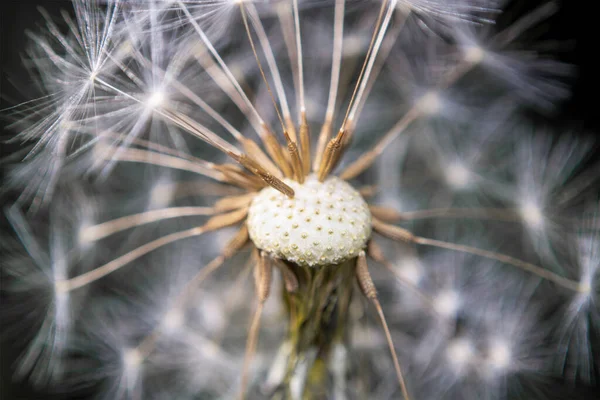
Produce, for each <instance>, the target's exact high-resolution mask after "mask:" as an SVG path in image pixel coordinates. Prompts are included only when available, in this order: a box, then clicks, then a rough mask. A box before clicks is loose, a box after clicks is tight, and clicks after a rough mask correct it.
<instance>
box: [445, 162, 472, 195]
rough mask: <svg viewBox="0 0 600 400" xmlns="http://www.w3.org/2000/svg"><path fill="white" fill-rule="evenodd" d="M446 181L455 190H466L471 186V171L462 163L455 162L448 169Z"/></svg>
mask: <svg viewBox="0 0 600 400" xmlns="http://www.w3.org/2000/svg"><path fill="white" fill-rule="evenodd" d="M445 171H446V181H447V182H448V184H449V185H450V186H451V187H452V188H454V189H464V188H465V187H467V186H468V185H469V181H470V178H471V173H470V171H469V170H468V169H467V168H466V167H465V166H464V165H463V164H462V163H460V162H454V163H452V164H450V165H448V166H447V168H446V170H445Z"/></svg>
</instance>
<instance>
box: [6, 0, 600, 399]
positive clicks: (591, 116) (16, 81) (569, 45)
mask: <svg viewBox="0 0 600 400" xmlns="http://www.w3.org/2000/svg"><path fill="white" fill-rule="evenodd" d="M543 3H546V1H540V0H528V1H523V0H521V1H512V2H509V4H508V7H507V12H505V14H504V15H503V16H502V17H501V19H500V21H499V23H500V24H508V23H510V22H511V21H513V20H514V19H515V18H517V17H518V16H519V15H523V14H524V13H526V12H527V10H531V9H533V8H535V7H536V6H538V5H540V4H543ZM558 3H559V5H560V11H559V12H558V13H557V14H556V15H555V16H553V17H552V18H551V19H550V20H548V21H546V22H545V23H544V24H543V29H544V33H543V35H542V37H541V39H547V40H556V41H557V42H558V43H559V46H558V47H557V49H556V50H555V51H554V54H555V56H556V58H558V59H559V60H561V61H565V62H567V63H570V64H572V65H574V66H575V67H576V68H577V73H576V76H574V77H573V80H572V82H571V83H572V96H571V98H570V99H569V100H567V101H565V102H563V103H561V104H558V106H557V109H556V110H555V112H554V113H553V114H547V113H544V114H541V113H537V112H535V111H532V112H531V118H533V119H535V120H539V122H540V123H542V124H544V125H546V124H550V125H551V126H553V127H556V128H557V129H556V130H555V132H549V133H548V134H552V135H561V134H569V135H573V134H577V135H582V136H594V137H596V138H600V136H599V132H600V115H598V113H599V112H600V110H599V109H598V104H600V102H599V101H598V95H599V94H600V61H599V57H600V56H599V54H598V50H599V49H600V47H599V44H598V40H599V39H600V35H599V34H598V29H597V26H596V25H597V24H598V19H597V16H596V14H595V12H594V11H593V10H591V9H590V8H591V7H592V3H594V2H591V1H590V2H583V1H575V0H564V1H559V2H558ZM584 3H585V4H586V5H584ZM39 6H43V7H44V8H46V9H47V11H48V12H49V13H50V14H51V15H55V16H57V15H59V12H60V9H66V10H71V5H70V2H69V1H59V0H46V1H39V0H38V1H33V0H31V1H29V0H3V1H2V3H1V5H0V109H4V108H6V107H9V106H12V105H15V104H18V103H19V102H22V101H25V100H27V99H28V97H27V96H28V93H31V90H30V89H29V88H30V87H31V78H29V77H28V75H27V71H25V69H24V68H23V67H22V64H21V56H22V54H23V50H24V48H25V47H26V45H27V43H28V41H29V39H28V38H27V37H26V35H25V33H24V32H25V30H27V29H31V30H34V31H35V30H37V28H36V26H38V25H39V24H42V23H43V18H42V17H41V15H40V13H39V12H38V10H37V8H38V7H39ZM538 32H539V31H538ZM0 121H2V122H0V126H2V128H3V131H2V134H1V138H2V139H3V140H2V142H0V159H3V158H5V157H6V156H7V155H9V154H11V153H12V152H14V151H15V149H16V148H17V146H18V144H10V143H6V142H5V141H4V140H5V139H7V138H9V137H10V135H11V134H12V133H11V132H6V131H4V127H5V125H6V123H7V121H6V120H5V119H0ZM563 128H565V129H563ZM567 128H568V130H567ZM562 132H567V133H562ZM599 153H600V152H599V151H598V146H596V151H595V154H594V156H593V157H592V158H593V159H592V160H590V161H589V162H590V164H597V163H598V162H600V155H599ZM0 167H3V166H2V165H1V164H0ZM0 173H1V171H0ZM0 176H1V175H0ZM0 201H4V202H8V201H10V198H7V197H0ZM2 208H3V207H2ZM6 229H8V227H7V224H6V221H5V219H4V217H2V216H0V230H2V232H6ZM1 238H2V235H0V240H1ZM0 257H2V255H1V254H0ZM1 278H2V276H1V275H0V279H1ZM1 285H2V281H1V280H0V301H2V300H6V298H5V297H2V295H1V289H2V288H1ZM2 331H4V329H3V327H2V321H0V339H4V338H3V337H2V335H1V332H2ZM21 350H22V349H21V348H18V346H15V345H14V343H11V341H7V340H1V342H0V399H1V400H17V399H18V400H33V399H85V398H91V397H92V394H93V388H91V389H90V390H88V391H84V392H80V393H78V394H75V395H72V396H66V395H50V394H48V393H44V392H42V391H36V390H35V389H34V388H32V387H31V386H30V385H29V384H28V383H27V382H14V381H13V380H12V377H11V375H12V372H13V364H14V361H15V359H16V357H17V356H18V354H19V353H20V351H21ZM597 365H598V366H600V362H598V363H597ZM597 369H598V367H597ZM597 372H598V371H597ZM599 379H600V377H599ZM515 383H516V382H515ZM597 383H599V384H600V382H598V381H597ZM519 384H524V385H532V388H533V386H535V388H536V390H534V391H532V392H531V393H532V394H533V393H535V394H533V396H534V397H529V398H530V399H573V400H577V399H582V400H583V399H590V400H591V399H600V391H596V389H597V388H593V387H585V386H581V385H577V386H572V385H570V384H567V383H565V382H563V381H561V380H547V379H544V380H542V379H540V381H539V382H535V384H533V383H532V382H531V381H530V380H528V382H527V383H525V382H519Z"/></svg>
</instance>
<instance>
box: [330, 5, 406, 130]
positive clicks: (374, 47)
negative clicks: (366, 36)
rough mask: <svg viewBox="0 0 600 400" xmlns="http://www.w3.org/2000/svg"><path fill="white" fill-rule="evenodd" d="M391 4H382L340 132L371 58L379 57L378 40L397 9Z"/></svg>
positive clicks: (344, 125)
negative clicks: (386, 11)
mask: <svg viewBox="0 0 600 400" xmlns="http://www.w3.org/2000/svg"><path fill="white" fill-rule="evenodd" d="M389 3H390V0H384V1H383V2H382V3H381V8H380V10H379V15H378V16H377V20H376V22H375V28H374V29H373V35H372V36H371V42H370V43H369V49H368V50H367V55H366V56H365V61H364V62H363V65H362V67H361V70H360V73H359V75H358V79H357V81H356V86H355V87H354V91H353V92H352V97H351V98H350V102H349V103H348V109H347V110H346V115H345V116H344V120H343V122H342V126H341V127H340V131H343V130H345V128H346V123H347V121H348V116H349V115H350V110H351V109H352V106H353V104H354V100H355V99H356V94H357V92H358V89H359V87H360V85H361V83H362V80H363V77H364V75H365V72H366V69H367V65H368V64H369V62H370V59H371V58H375V57H376V56H377V51H378V50H379V45H380V44H381V42H380V41H379V40H377V39H378V37H380V36H381V37H383V35H385V31H386V30H387V25H388V23H389V18H388V15H389V16H391V14H392V13H393V11H394V9H395V5H396V0H391V3H392V4H389ZM388 5H389V6H390V7H389V10H388V13H386V17H385V20H384V22H383V24H382V19H383V18H384V12H385V9H386V7H388ZM380 28H381V32H380V34H378V31H380ZM376 42H379V43H376ZM373 54H375V55H373Z"/></svg>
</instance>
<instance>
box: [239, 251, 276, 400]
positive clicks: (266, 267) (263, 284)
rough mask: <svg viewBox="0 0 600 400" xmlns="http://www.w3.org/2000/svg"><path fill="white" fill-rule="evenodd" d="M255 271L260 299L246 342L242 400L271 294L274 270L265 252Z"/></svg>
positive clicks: (260, 257) (259, 259) (261, 255)
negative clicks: (262, 317)
mask: <svg viewBox="0 0 600 400" xmlns="http://www.w3.org/2000/svg"><path fill="white" fill-rule="evenodd" d="M254 271H255V274H254V280H255V286H256V296H257V298H258V305H257V307H256V311H255V312H254V316H253V317H252V323H251V324H250V330H249V332H248V339H247V342H246V354H245V356H244V366H243V368H242V379H241V384H240V396H239V398H240V400H243V399H244V398H245V395H246V387H247V385H248V372H249V369H250V362H251V361H252V358H253V357H254V353H255V352H256V345H257V341H258V332H259V328H260V317H261V315H262V311H263V307H264V304H265V302H266V301H267V299H268V298H269V293H270V290H271V276H272V273H273V269H272V265H271V262H270V260H269V257H268V256H267V254H266V253H265V252H262V251H261V254H260V256H259V257H258V262H257V263H256V267H255V270H254Z"/></svg>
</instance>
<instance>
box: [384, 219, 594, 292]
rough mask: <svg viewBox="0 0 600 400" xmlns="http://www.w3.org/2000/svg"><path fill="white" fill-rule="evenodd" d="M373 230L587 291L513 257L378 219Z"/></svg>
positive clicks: (408, 241)
mask: <svg viewBox="0 0 600 400" xmlns="http://www.w3.org/2000/svg"><path fill="white" fill-rule="evenodd" d="M373 229H374V230H375V231H376V232H378V233H380V234H381V235H383V236H386V237H388V238H390V239H393V240H397V241H402V242H407V243H416V244H420V245H423V246H432V247H440V248H444V249H448V250H455V251H460V252H463V253H468V254H474V255H477V256H480V257H484V258H489V259H491V260H496V261H500V262H502V263H505V264H509V265H513V266H515V267H517V268H519V269H522V270H523V271H527V272H529V273H531V274H534V275H537V276H539V277H540V278H542V279H546V280H549V281H551V282H554V283H556V284H557V285H559V286H562V287H564V288H567V289H569V290H574V291H576V292H584V291H585V290H586V288H585V287H583V286H582V285H581V284H580V283H579V282H576V281H573V280H570V279H567V278H565V277H562V276H560V275H558V274H556V273H554V272H551V271H548V270H547V269H544V268H542V267H540V266H538V265H535V264H531V263H528V262H526V261H523V260H520V259H518V258H514V257H511V256H509V255H506V254H502V253H496V252H493V251H489V250H483V249H479V248H477V247H471V246H466V245H463V244H456V243H450V242H444V241H441V240H435V239H429V238H425V237H420V236H415V235H413V234H412V233H411V232H410V231H408V230H407V229H404V228H402V227H399V226H395V225H389V224H386V223H384V222H382V221H379V220H377V219H376V218H373Z"/></svg>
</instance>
